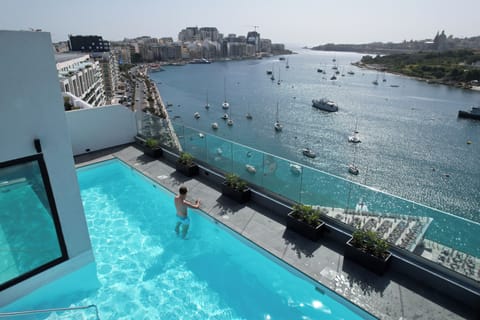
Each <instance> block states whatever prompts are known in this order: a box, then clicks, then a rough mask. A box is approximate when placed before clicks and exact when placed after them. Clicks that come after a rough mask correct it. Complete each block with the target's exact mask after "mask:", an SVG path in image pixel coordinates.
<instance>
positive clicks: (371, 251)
mask: <svg viewBox="0 0 480 320" xmlns="http://www.w3.org/2000/svg"><path fill="white" fill-rule="evenodd" d="M389 248H390V246H389V244H388V242H387V241H385V240H384V239H382V238H381V237H380V236H379V235H378V234H377V233H376V232H375V231H372V230H362V229H358V230H355V232H353V234H352V238H351V239H350V240H348V241H347V243H346V246H345V257H346V258H349V259H352V260H354V261H356V262H357V263H359V264H360V265H362V266H364V267H365V268H367V269H369V270H371V271H373V272H375V273H377V274H380V275H381V274H383V273H384V272H385V270H386V269H387V267H388V264H389V263H390V260H391V257H392V254H391V253H390V252H389V251H388V250H389Z"/></svg>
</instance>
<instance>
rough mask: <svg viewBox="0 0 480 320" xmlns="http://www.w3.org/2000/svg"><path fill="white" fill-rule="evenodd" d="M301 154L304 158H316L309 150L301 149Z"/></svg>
mask: <svg viewBox="0 0 480 320" xmlns="http://www.w3.org/2000/svg"><path fill="white" fill-rule="evenodd" d="M302 154H303V155H304V156H305V157H309V158H315V157H316V156H317V154H316V153H315V152H313V151H312V150H311V149H310V148H303V149H302Z"/></svg>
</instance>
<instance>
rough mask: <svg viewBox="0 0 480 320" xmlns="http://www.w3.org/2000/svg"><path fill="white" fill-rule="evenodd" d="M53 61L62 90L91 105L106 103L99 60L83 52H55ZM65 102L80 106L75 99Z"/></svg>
mask: <svg viewBox="0 0 480 320" xmlns="http://www.w3.org/2000/svg"><path fill="white" fill-rule="evenodd" d="M55 61H56V67H57V71H58V77H59V81H60V89H61V91H62V92H70V93H71V94H72V95H73V96H75V97H77V98H78V99H79V100H83V101H84V102H86V103H87V104H89V105H91V106H102V105H105V104H106V102H107V99H106V96H105V89H104V79H103V75H102V68H101V65H100V62H99V61H95V60H94V59H93V58H91V57H90V55H89V54H85V53H61V54H56V55H55ZM67 104H70V105H71V106H72V107H80V104H79V103H78V102H75V101H69V102H68V103H67Z"/></svg>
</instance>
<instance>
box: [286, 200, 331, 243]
mask: <svg viewBox="0 0 480 320" xmlns="http://www.w3.org/2000/svg"><path fill="white" fill-rule="evenodd" d="M324 224H325V223H324V222H323V221H322V220H321V212H320V209H316V208H313V207H312V206H309V205H304V204H295V205H294V206H293V207H292V211H291V212H290V213H289V214H288V215H287V228H288V229H291V230H293V231H295V232H297V233H299V234H301V235H303V236H305V237H307V238H308V239H310V240H313V241H317V240H318V239H319V238H320V236H321V232H322V227H323V225H324Z"/></svg>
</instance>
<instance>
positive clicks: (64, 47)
mask: <svg viewBox="0 0 480 320" xmlns="http://www.w3.org/2000/svg"><path fill="white" fill-rule="evenodd" d="M53 49H54V50H55V52H56V53H64V52H68V51H70V48H69V46H68V41H60V42H57V43H54V44H53Z"/></svg>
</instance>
